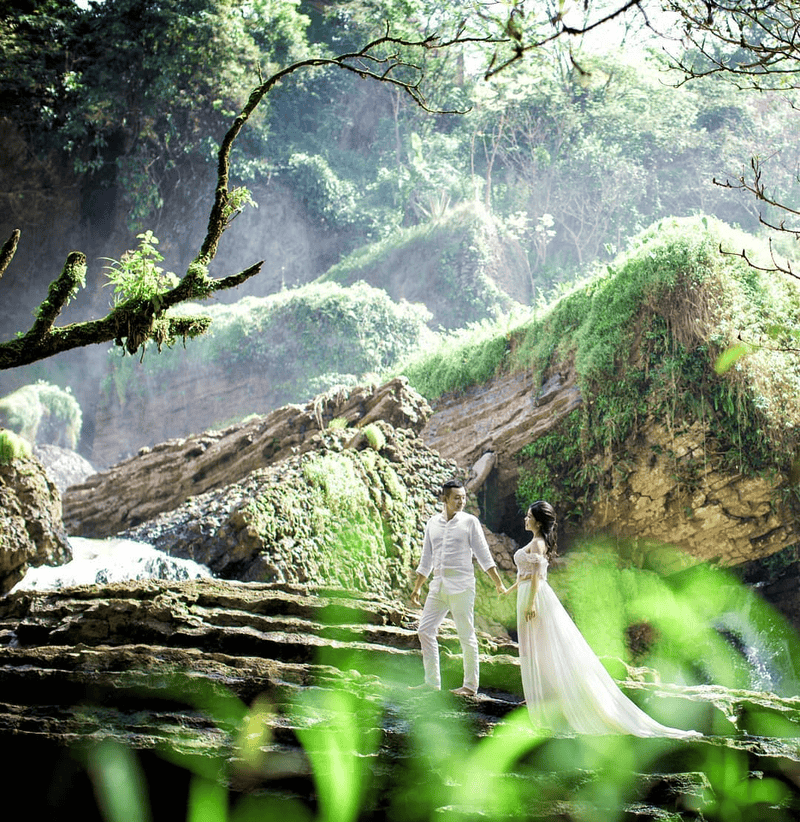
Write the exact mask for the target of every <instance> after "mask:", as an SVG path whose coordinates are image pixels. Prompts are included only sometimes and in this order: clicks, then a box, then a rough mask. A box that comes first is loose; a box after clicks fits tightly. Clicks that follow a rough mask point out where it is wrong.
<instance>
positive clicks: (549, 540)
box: [528, 499, 556, 556]
mask: <svg viewBox="0 0 800 822" xmlns="http://www.w3.org/2000/svg"><path fill="white" fill-rule="evenodd" d="M528 513H529V514H530V515H531V516H532V517H533V518H534V519H535V520H536V522H538V523H539V525H541V526H542V539H543V540H544V543H545V545H546V546H547V552H548V553H549V554H550V555H551V556H555V553H556V512H555V510H554V509H553V506H552V505H550V503H549V502H545V501H544V500H543V499H540V500H537V501H536V502H534V503H531V505H530V506H529V507H528Z"/></svg>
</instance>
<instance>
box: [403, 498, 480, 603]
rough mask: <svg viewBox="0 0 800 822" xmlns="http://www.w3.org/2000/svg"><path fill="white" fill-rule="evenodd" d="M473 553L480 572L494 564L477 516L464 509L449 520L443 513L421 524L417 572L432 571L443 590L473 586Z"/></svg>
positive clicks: (465, 589) (462, 589) (451, 592)
mask: <svg viewBox="0 0 800 822" xmlns="http://www.w3.org/2000/svg"><path fill="white" fill-rule="evenodd" d="M473 556H474V557H475V559H476V560H477V561H478V565H480V567H481V569H482V570H484V571H488V570H489V569H490V568H493V567H494V566H495V565H496V563H495V561H494V559H492V554H491V552H490V550H489V545H488V544H487V542H486V537H485V536H484V535H483V529H482V528H481V524H480V521H479V520H478V518H477V517H475V516H473V515H472V514H467V513H466V512H464V511H459V512H458V513H456V514H455V515H454V516H453V517H452V518H451V519H449V520H448V519H447V518H446V517H445V515H444V513H439V514H434V516H432V517H431V518H430V519H429V520H428V524H427V525H426V526H425V539H424V540H423V543H422V556H421V557H420V561H419V565H418V566H417V573H418V574H421V575H422V576H424V577H427V576H428V575H429V574H430V573H431V572H433V576H434V578H440V579H441V584H442V587H443V588H444V590H445V591H446V592H447V593H449V594H457V593H461V592H462V591H467V590H469V589H470V588H473V587H474V586H475V572H474V570H473V567H472V557H473Z"/></svg>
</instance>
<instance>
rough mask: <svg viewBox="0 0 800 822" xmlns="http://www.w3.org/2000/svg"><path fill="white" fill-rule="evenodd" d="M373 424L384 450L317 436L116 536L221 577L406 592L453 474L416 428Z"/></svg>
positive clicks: (341, 433) (349, 438)
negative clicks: (270, 462) (440, 492)
mask: <svg viewBox="0 0 800 822" xmlns="http://www.w3.org/2000/svg"><path fill="white" fill-rule="evenodd" d="M378 428H379V430H380V431H381V432H382V440H383V443H382V447H381V448H380V450H375V449H374V448H372V447H371V446H370V445H369V444H368V443H367V441H366V438H362V437H361V436H360V432H356V433H355V434H354V433H353V432H352V431H351V430H350V429H329V430H325V431H318V432H317V433H315V434H313V435H312V436H310V437H309V438H308V439H307V441H306V442H305V446H306V447H305V449H304V451H303V452H302V453H298V454H295V455H291V456H288V457H286V458H284V459H283V460H281V461H280V462H279V463H277V464H275V465H270V466H267V467H265V468H261V469H259V470H257V471H252V472H251V473H249V474H248V475H247V476H246V477H245V478H244V479H242V480H240V481H238V482H232V483H230V484H227V485H225V486H224V487H220V488H216V489H214V490H212V491H208V492H206V493H205V494H199V495H197V496H195V497H192V498H191V499H189V500H187V501H186V502H184V503H183V504H181V505H178V506H177V507H176V508H174V509H172V510H170V511H165V512H163V513H161V514H158V515H156V516H154V517H152V518H150V519H148V520H147V521H146V522H143V523H141V524H140V525H138V526H136V527H134V528H130V529H127V530H125V531H124V532H122V534H121V535H122V536H124V537H125V538H127V539H132V540H136V541H138V542H146V543H149V544H151V545H153V546H155V547H156V548H158V549H159V550H162V551H164V552H165V553H168V554H170V555H171V556H174V557H182V558H186V559H192V560H194V561H196V562H200V563H202V564H203V565H206V566H207V567H208V568H209V569H210V570H211V571H212V573H214V574H215V575H217V576H220V577H223V578H226V579H238V580H245V581H259V582H288V583H305V584H312V585H331V584H334V585H338V586H341V587H344V588H348V589H350V590H357V591H373V592H376V593H380V594H382V595H384V596H389V595H391V594H392V592H395V591H397V592H399V591H404V590H407V588H408V586H409V582H410V580H411V577H412V576H413V568H414V567H415V565H416V560H417V558H418V556H419V552H420V549H421V546H422V538H423V528H424V525H425V522H426V521H427V519H428V517H430V516H431V515H432V514H433V513H434V512H435V510H436V508H437V505H438V502H437V497H438V489H439V488H440V487H441V485H442V483H443V482H444V481H445V480H447V479H449V478H450V477H452V476H454V475H457V474H458V469H457V467H456V466H455V465H454V464H453V463H452V462H450V461H448V460H443V459H442V458H441V457H439V455H438V454H436V453H435V452H432V451H431V450H430V449H428V448H426V447H425V446H424V445H423V443H422V442H421V441H420V440H419V439H418V438H417V437H415V436H414V435H413V433H412V432H410V431H408V430H404V429H394V428H392V427H391V426H390V425H388V424H387V423H380V424H379V426H378ZM379 444H380V443H379Z"/></svg>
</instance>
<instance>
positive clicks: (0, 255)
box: [0, 228, 20, 277]
mask: <svg viewBox="0 0 800 822" xmlns="http://www.w3.org/2000/svg"><path fill="white" fill-rule="evenodd" d="M19 237H20V231H19V229H18V228H15V229H14V230H13V231H12V232H11V236H10V237H9V238H8V239H7V240H6V241H5V242H4V243H3V247H2V248H0V277H2V276H3V274H5V273H6V269H7V268H8V264H9V263H10V262H11V260H13V259H14V252H16V250H17V244H18V243H19Z"/></svg>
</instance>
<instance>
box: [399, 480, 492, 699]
mask: <svg viewBox="0 0 800 822" xmlns="http://www.w3.org/2000/svg"><path fill="white" fill-rule="evenodd" d="M442 495H443V497H444V506H443V508H442V512H441V513H440V514H435V515H434V516H432V517H431V518H430V520H428V524H427V525H426V526H425V539H424V541H423V544H422V557H421V558H420V562H419V566H418V567H417V579H416V582H415V583H414V590H413V591H412V593H411V604H412V605H415V606H416V607H418V608H419V607H421V603H420V600H419V592H420V590H421V589H422V586H423V584H424V583H425V580H426V579H427V578H428V575H429V574H430V573H431V571H433V580H432V581H431V584H430V587H429V589H428V596H427V597H426V599H425V607H424V609H423V611H422V617H421V618H420V621H419V628H418V629H417V636H419V642H420V645H421V646H422V663H423V665H424V667H425V685H426V686H427V687H429V688H433V689H435V690H437V691H438V690H440V689H441V687H442V681H441V674H440V672H439V643H438V641H437V639H436V637H437V635H438V633H439V628H440V626H441V624H442V622H443V621H444V618H445V616H446V615H447V612H448V611H449V612H450V613H451V615H452V617H453V622H455V624H456V631H457V632H458V639H459V642H460V643H461V651H462V654H463V660H464V684H463V685H462V686H461V687H460V688H455V689H454V690H453V693H454V694H458V695H459V696H475V694H477V693H478V638H477V637H476V636H475V618H474V607H475V572H474V571H473V568H472V557H473V556H474V557H475V558H476V559H477V561H478V565H480V566H481V568H482V569H483V570H484V571H486V573H487V574H488V575H489V576H490V578H491V579H492V581H493V582H494V584H495V588H496V589H497V593H498V594H502V593H504V592H505V590H506V589H505V586H504V585H503V581H502V580H501V579H500V575H499V574H498V573H497V566H496V565H495V562H494V560H493V559H492V555H491V552H490V551H489V546H488V545H487V544H486V537H485V536H484V535H483V529H482V528H481V524H480V522H479V521H478V518H477V517H474V516H473V515H472V514H467V513H465V512H464V505H465V503H466V501H467V492H466V490H465V489H464V485H463V484H462V483H461V482H459V481H458V480H448V481H447V482H446V483H445V484H444V485H443V486H442ZM420 687H424V686H420Z"/></svg>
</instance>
